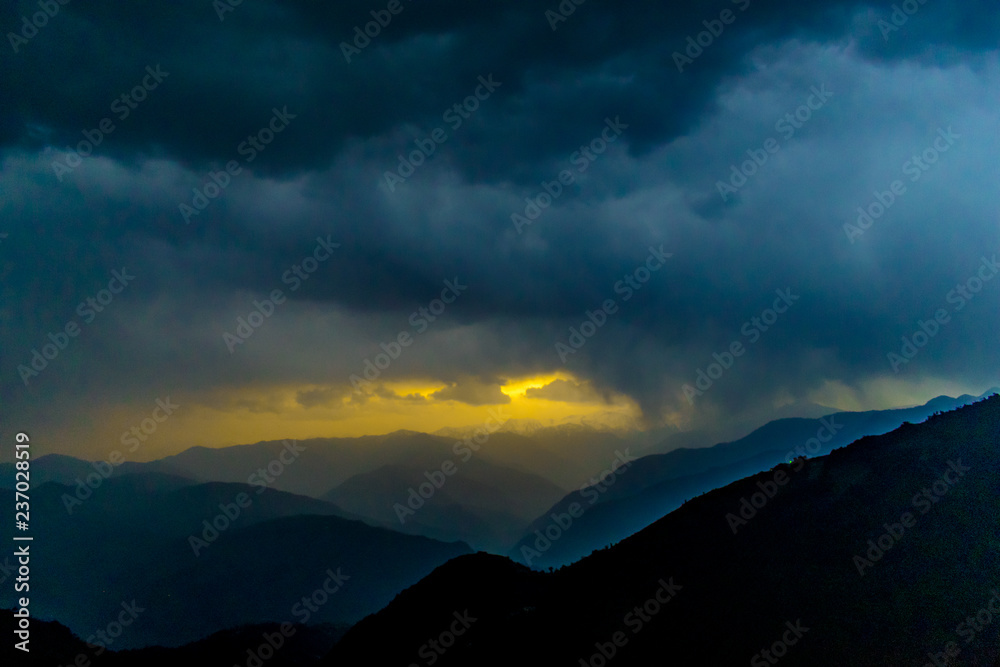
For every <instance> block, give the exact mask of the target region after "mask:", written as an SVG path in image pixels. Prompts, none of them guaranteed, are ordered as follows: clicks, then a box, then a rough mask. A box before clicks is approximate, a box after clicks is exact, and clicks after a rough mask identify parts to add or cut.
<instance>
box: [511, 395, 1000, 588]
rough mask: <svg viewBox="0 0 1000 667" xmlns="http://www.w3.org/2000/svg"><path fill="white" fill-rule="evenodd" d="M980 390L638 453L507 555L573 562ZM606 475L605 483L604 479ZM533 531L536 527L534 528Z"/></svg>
mask: <svg viewBox="0 0 1000 667" xmlns="http://www.w3.org/2000/svg"><path fill="white" fill-rule="evenodd" d="M996 393H1000V391H998V390H997V389H991V390H989V391H987V392H985V393H984V394H983V395H982V396H978V397H976V396H969V395H967V394H966V395H962V396H959V397H957V398H951V397H948V396H939V397H937V398H935V399H933V400H931V401H928V402H927V403H926V404H925V405H921V406H916V407H913V408H906V409H899V410H874V411H868V412H840V413H834V414H830V415H828V416H826V417H822V418H820V419H815V420H807V419H778V420H775V421H772V422H769V423H767V424H765V425H764V426H762V427H760V428H759V429H756V430H755V431H753V432H752V433H750V434H748V435H746V436H745V437H743V438H740V439H739V440H735V441H733V442H727V443H720V444H717V445H715V446H713V447H706V448H699V449H687V448H682V449H675V450H672V451H670V452H668V453H666V454H659V455H651V456H646V457H643V458H640V459H638V460H637V461H634V462H632V463H630V464H629V465H628V467H627V468H622V469H621V470H619V471H617V474H614V475H612V474H610V472H611V471H610V469H608V470H607V473H608V474H606V475H603V476H600V475H599V476H598V477H597V478H595V482H596V483H594V484H591V485H589V486H588V487H585V488H582V489H580V490H577V491H574V492H572V493H570V494H568V495H567V496H566V497H564V498H563V499H561V500H560V501H559V502H558V503H556V504H555V505H554V506H553V507H551V508H550V509H549V510H547V511H546V512H544V513H542V514H541V515H540V516H538V517H537V518H536V520H535V521H534V522H533V523H532V525H531V526H530V527H529V529H528V530H527V531H526V532H525V534H524V535H523V536H522V538H521V539H520V540H519V541H518V544H517V545H516V546H515V547H514V548H513V549H512V550H511V551H510V555H511V557H512V558H515V559H516V560H518V561H519V562H521V563H524V564H527V565H531V566H532V567H536V568H545V567H549V566H553V565H555V566H559V565H566V564H569V563H572V562H574V561H576V560H579V559H580V558H582V557H584V556H586V555H588V554H590V553H591V552H592V551H594V550H595V549H600V548H602V547H605V546H607V545H608V544H612V543H614V542H617V541H619V540H622V539H624V538H626V537H628V536H629V535H631V534H633V533H635V532H636V531H638V530H640V529H642V528H644V527H645V526H648V525H649V524H650V523H652V522H654V521H656V520H657V519H659V518H660V517H661V516H663V515H664V514H666V513H667V512H670V511H672V510H674V509H676V508H677V507H680V506H681V504H682V503H683V502H685V501H686V500H688V499H691V498H694V497H695V496H698V495H701V494H703V493H705V492H707V491H711V490H712V489H716V488H719V487H721V486H724V485H726V484H728V483H730V482H733V481H736V480H737V479H741V478H743V477H746V476H748V475H753V474H755V473H757V472H760V471H761V470H766V469H768V468H771V467H772V466H774V465H776V464H778V463H782V462H788V461H789V460H790V459H793V458H796V457H799V456H808V457H812V456H818V455H822V454H826V453H829V452H831V451H832V450H834V449H836V448H838V447H843V446H844V445H846V444H848V443H850V442H853V441H855V440H857V439H859V438H861V437H863V436H868V435H881V434H883V433H886V432H888V431H890V430H893V429H895V428H897V427H898V426H899V425H901V424H903V423H904V422H917V421H922V420H923V419H925V418H927V417H928V416H930V415H932V414H934V413H935V412H939V411H942V410H950V409H953V408H955V407H957V406H961V405H967V404H969V403H972V402H974V401H976V400H979V399H982V398H985V397H986V396H990V395H993V394H996ZM601 480H604V482H606V483H602V481H601ZM571 505H575V506H576V508H577V512H576V513H579V516H578V517H573V525H574V528H573V530H572V531H571V534H570V535H569V536H568V537H567V539H561V540H559V541H557V542H556V543H554V544H552V545H551V546H550V547H549V548H547V549H539V548H538V546H537V545H538V544H543V545H544V544H545V539H544V538H542V536H541V534H542V533H544V531H546V530H550V531H552V530H555V528H558V525H557V526H555V527H553V522H554V521H555V519H554V518H553V516H554V515H555V516H564V515H566V514H567V513H568V512H569V509H570V506H571ZM536 531H537V532H536Z"/></svg>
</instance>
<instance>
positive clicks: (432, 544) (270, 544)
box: [0, 473, 470, 649]
mask: <svg viewBox="0 0 1000 667" xmlns="http://www.w3.org/2000/svg"><path fill="white" fill-rule="evenodd" d="M74 492H75V489H74V488H73V487H70V486H63V485H60V484H56V483H49V484H45V485H43V486H41V487H39V488H38V489H35V490H33V491H32V495H31V498H32V508H31V509H32V513H33V515H35V516H38V517H44V520H42V521H35V522H33V525H32V533H33V536H34V538H35V539H34V541H33V542H32V543H31V544H32V547H31V548H32V560H31V566H32V572H37V573H44V576H41V574H39V576H37V578H33V579H32V582H31V593H32V595H31V600H32V607H31V609H32V613H33V614H35V615H36V616H38V617H41V618H48V619H57V620H59V621H60V622H61V623H64V624H66V625H67V626H68V627H70V628H71V629H73V631H74V632H77V633H79V634H80V635H81V636H84V637H85V638H86V637H88V636H90V635H91V634H92V633H93V632H94V631H95V629H97V628H102V627H106V626H107V624H108V623H109V621H112V620H114V619H115V618H116V616H117V614H118V613H120V612H121V611H122V604H125V605H131V604H132V602H133V601H135V604H136V605H138V606H139V607H142V608H143V609H144V610H145V611H143V612H142V613H141V615H140V616H139V618H137V619H136V622H135V623H134V624H132V625H131V627H130V628H129V629H128V632H125V633H123V634H122V636H121V638H120V639H118V640H117V641H116V643H115V646H114V647H113V648H116V649H117V648H130V647H141V646H147V645H154V644H159V645H164V646H177V645H179V644H182V643H185V642H190V641H193V640H196V639H199V638H201V637H204V636H206V635H208V634H210V633H212V632H215V631H217V630H221V629H224V628H228V627H234V626H238V625H245V624H251V623H265V622H283V621H290V622H296V621H300V622H306V621H310V622H330V623H338V624H349V623H353V622H354V621H356V620H357V619H359V618H361V617H363V616H364V615H365V614H368V613H371V612H373V611H375V610H377V609H379V608H381V607H382V606H384V605H385V604H386V603H387V602H388V601H389V600H391V599H392V597H393V596H394V595H395V594H396V593H398V592H399V591H400V590H402V589H403V588H405V587H406V586H409V585H410V584H412V583H414V582H416V581H418V580H419V579H420V578H421V577H422V576H424V575H426V574H427V573H428V572H430V571H431V570H432V569H433V568H434V567H436V566H437V565H440V564H441V563H443V562H445V561H447V560H448V559H450V558H452V557H454V556H457V555H460V554H463V553H469V552H470V549H469V548H468V546H467V545H464V544H461V543H454V544H444V543H441V542H438V541H435V540H431V539H428V538H423V537H415V536H409V535H403V534H401V533H397V532H393V531H389V530H385V529H383V528H375V527H372V526H369V525H367V524H365V523H362V522H360V521H352V520H347V519H344V518H341V517H339V516H336V515H337V514H339V513H340V512H341V510H340V509H339V508H337V507H336V506H334V505H332V504H330V503H327V502H324V501H320V500H317V499H314V498H307V497H304V496H295V495H292V494H288V493H284V492H281V491H274V490H272V489H264V488H262V487H256V486H249V485H245V484H226V483H211V484H194V483H192V482H191V481H190V480H185V479H183V478H177V477H172V476H167V475H161V474H158V473H144V474H139V475H125V476H122V477H112V478H110V479H108V480H105V481H104V482H103V484H102V485H101V486H100V487H99V488H98V489H97V490H96V491H94V492H93V496H92V497H90V498H87V499H85V500H83V501H82V502H80V503H79V504H77V503H69V501H68V499H70V498H73V494H74ZM258 492H259V493H258ZM67 507H69V508H70V509H71V510H72V514H70V513H69V512H68V510H67ZM331 572H332V573H333V575H331V574H330V573H331ZM340 574H343V575H346V577H348V579H346V580H345V583H344V585H343V586H340V587H339V590H338V591H337V593H336V594H331V595H329V601H326V602H324V604H322V605H320V606H319V608H318V609H317V610H314V611H312V612H309V613H305V612H303V609H302V607H301V605H299V607H298V608H296V603H297V601H299V600H301V598H302V597H303V596H310V595H312V594H313V592H314V591H316V590H317V589H321V587H322V586H323V584H324V582H325V581H326V580H328V579H330V578H331V576H334V578H336V576H337V575H340ZM322 597H326V594H325V593H324V594H323V595H322ZM14 600H15V593H14V589H13V587H12V586H3V587H0V607H13V606H14Z"/></svg>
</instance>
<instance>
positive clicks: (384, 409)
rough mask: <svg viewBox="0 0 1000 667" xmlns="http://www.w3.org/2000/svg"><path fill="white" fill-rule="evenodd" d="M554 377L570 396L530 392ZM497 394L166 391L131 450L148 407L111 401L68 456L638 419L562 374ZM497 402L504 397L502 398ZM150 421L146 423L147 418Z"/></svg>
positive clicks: (400, 387) (422, 386)
mask: <svg viewBox="0 0 1000 667" xmlns="http://www.w3.org/2000/svg"><path fill="white" fill-rule="evenodd" d="M555 380H563V381H564V382H565V383H570V385H571V386H572V387H573V389H574V391H575V392H576V395H575V396H574V400H552V399H549V398H540V397H530V396H528V395H527V394H526V392H527V391H528V390H529V389H533V388H534V389H540V388H542V387H545V386H546V385H549V384H550V383H552V382H553V381H555ZM501 381H502V382H503V383H504V384H502V385H500V387H499V392H502V393H499V392H496V386H495V385H494V386H492V391H493V392H494V393H493V394H492V395H493V396H495V397H496V400H497V402H495V403H484V404H481V405H473V404H470V403H467V402H462V401H459V400H450V399H442V398H441V397H440V396H437V397H435V396H434V394H435V392H439V391H441V390H443V389H446V388H448V387H449V385H447V384H446V383H443V382H440V381H433V380H427V381H420V380H406V381H400V382H386V383H381V384H377V385H375V386H374V391H372V392H371V393H368V394H365V395H359V394H352V393H351V390H350V387H346V386H342V387H324V386H304V387H301V386H287V387H262V388H241V389H234V390H231V391H229V392H223V393H221V394H220V393H214V394H211V395H203V396H197V395H191V396H180V395H177V396H172V397H171V399H172V400H173V401H174V402H175V403H177V404H179V405H180V407H179V408H177V410H176V411H175V413H174V414H173V415H172V416H170V417H169V418H168V419H167V420H166V421H165V422H163V423H160V424H157V427H156V431H155V432H154V433H152V434H150V435H148V436H146V439H145V441H143V442H142V444H141V445H140V446H139V447H137V448H136V449H135V450H134V451H131V452H130V451H128V448H127V447H126V446H124V445H123V444H122V443H121V436H122V434H123V432H125V431H127V430H129V429H130V428H131V427H132V426H136V425H138V424H140V422H142V420H143V419H144V418H146V417H148V416H149V412H150V411H151V410H152V409H153V408H154V407H155V406H154V405H153V404H150V405H149V406H148V410H145V411H143V409H141V408H139V409H137V408H135V407H134V406H128V407H122V406H116V407H114V408H111V409H109V410H108V412H107V415H108V416H107V418H105V419H101V420H95V421H94V423H93V424H92V425H91V426H92V429H88V431H89V432H87V433H86V435H85V434H84V432H82V431H80V430H78V431H77V432H76V433H74V434H73V436H72V437H73V439H74V441H75V442H77V443H81V441H86V442H88V443H89V444H90V448H89V451H86V452H83V451H80V449H78V448H77V449H74V455H76V456H84V457H89V458H103V459H107V458H108V456H109V454H110V452H111V451H114V450H118V451H120V452H121V453H122V455H123V456H124V457H125V459H126V460H130V461H148V460H153V459H157V458H162V457H163V456H168V455H170V454H175V453H177V452H179V451H182V450H184V449H187V448H188V447H192V446H196V445H200V446H204V447H225V446H231V445H237V444H248V443H254V442H259V441H261V440H281V439H284V438H294V439H299V440H302V439H306V438H316V437H356V436H361V435H373V434H381V433H390V432H392V431H396V430H400V429H408V430H412V431H423V432H428V433H430V432H433V431H436V430H438V429H441V428H444V427H462V426H476V425H479V424H482V423H483V422H485V420H486V419H487V418H488V417H489V416H490V411H493V412H497V411H499V414H500V415H501V417H506V418H510V419H533V420H538V421H539V422H541V423H542V424H544V425H550V424H559V423H563V422H566V421H578V420H579V419H581V418H584V417H589V418H592V419H595V418H600V416H602V415H605V414H607V413H613V414H615V415H624V416H627V417H632V418H637V417H638V416H639V410H638V407H637V406H636V405H635V403H634V402H633V401H631V400H630V399H628V398H627V397H625V396H616V397H613V398H612V400H611V402H610V403H608V402H605V401H604V400H603V399H602V398H601V397H600V396H599V395H598V394H597V393H596V392H593V390H592V389H591V388H590V386H589V384H587V383H580V382H578V381H577V380H576V379H575V378H574V377H573V376H572V375H571V374H569V373H565V372H560V373H551V374H547V375H542V376H532V377H513V378H502V379H501ZM500 400H508V401H509V402H507V403H500V402H499V401H500ZM147 423H148V422H147Z"/></svg>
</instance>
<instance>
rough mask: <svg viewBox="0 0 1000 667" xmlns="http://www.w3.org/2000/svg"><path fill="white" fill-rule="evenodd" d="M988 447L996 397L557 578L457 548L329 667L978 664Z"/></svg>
mask: <svg viewBox="0 0 1000 667" xmlns="http://www.w3.org/2000/svg"><path fill="white" fill-rule="evenodd" d="M998 457H1000V396H993V397H991V398H988V399H985V400H981V401H979V402H977V403H975V404H972V405H968V406H965V407H962V408H959V409H957V410H954V411H952V412H948V413H945V414H941V415H935V416H932V417H931V418H929V419H928V420H927V421H926V422H924V423H921V424H917V425H913V424H904V425H902V426H900V427H899V428H897V429H895V430H894V431H892V432H890V433H888V434H885V435H881V436H869V437H865V438H862V439H860V440H858V441H857V442H854V443H853V444H851V445H849V446H847V447H846V448H838V449H836V450H835V451H833V452H831V453H829V454H826V455H822V456H818V457H815V458H809V459H799V460H797V461H795V462H794V463H793V464H791V465H789V464H781V465H779V466H778V467H777V468H776V469H775V470H772V471H768V472H764V473H760V474H758V475H754V476H752V477H749V478H746V479H743V480H740V481H738V482H734V483H733V484H730V485H728V486H726V487H724V488H721V489H718V490H716V491H711V492H709V493H707V494H705V495H702V496H699V497H697V498H695V499H693V500H691V501H690V502H688V503H687V504H685V505H684V506H683V507H681V508H679V509H677V510H675V511H674V512H672V513H670V514H668V515H667V516H665V517H663V518H662V519H660V520H658V521H657V522H655V523H654V524H652V525H651V526H649V527H647V528H646V529H644V530H642V531H640V532H638V533H637V534H635V535H633V536H631V537H629V538H628V539H625V540H623V541H622V542H620V543H619V544H617V545H615V546H613V547H610V548H608V549H605V550H602V551H599V552H597V553H595V554H593V555H592V556H590V557H588V558H585V559H583V560H582V561H580V562H578V563H575V564H573V565H570V566H568V567H565V568H562V569H560V570H559V571H557V572H553V573H541V572H534V571H531V570H529V569H528V568H525V567H524V566H523V565H518V564H516V563H514V562H512V561H510V560H508V559H505V558H502V557H498V556H488V555H485V554H480V555H474V556H466V557H463V558H460V559H456V560H454V561H452V562H449V563H448V564H446V565H444V566H442V567H441V568H438V570H436V571H435V572H434V573H433V574H431V575H430V576H429V577H427V578H426V579H425V580H423V581H422V582H421V583H420V584H418V585H417V586H414V587H412V588H411V589H409V590H407V591H406V592H405V593H404V594H402V595H400V596H399V597H398V598H397V599H396V600H395V601H393V602H392V603H391V604H390V605H389V606H388V607H387V608H386V609H384V610H383V611H380V612H378V613H377V614H375V615H373V616H371V617H369V618H367V619H365V620H363V621H362V622H360V623H358V624H357V625H355V626H354V627H353V628H352V629H351V630H349V631H348V633H347V635H346V636H345V637H344V639H343V640H342V641H341V642H339V643H338V644H337V646H336V647H335V648H334V649H333V651H332V652H331V653H330V655H329V656H327V658H326V659H325V662H324V663H323V664H328V665H361V664H371V663H372V662H376V663H380V664H406V661H407V660H410V661H411V662H413V661H416V660H417V659H418V658H416V657H414V656H418V655H425V656H426V655H433V656H434V657H435V662H436V664H440V665H467V664H476V665H503V664H510V663H511V662H512V661H516V660H522V661H524V660H526V659H527V660H530V662H531V663H532V664H546V665H567V666H569V665H578V664H580V662H581V661H582V662H583V664H588V663H590V664H601V661H602V660H603V661H607V662H610V660H611V658H612V657H613V658H614V664H622V665H649V664H657V663H658V662H661V661H663V660H664V659H668V660H673V661H683V662H684V663H685V664H693V665H720V664H745V663H746V662H748V661H749V662H751V664H754V663H760V664H768V663H771V664H773V662H774V660H775V658H780V659H781V664H789V665H843V664H851V665H881V664H924V663H925V662H926V663H929V664H946V663H945V661H946V660H948V659H950V658H949V656H948V654H949V653H952V654H954V655H956V656H958V657H959V659H960V661H961V664H985V665H992V664H995V663H996V661H997V660H998V658H1000V625H997V623H996V620H995V618H996V616H995V614H992V613H991V612H990V611H989V609H990V605H993V608H994V609H995V608H996V605H998V604H1000V592H998V584H1000V551H998V545H1000V494H998V493H997V489H998V488H1000V476H998V475H1000V473H998V470H1000V468H998V467H997V465H996V462H997V460H998ZM758 497H759V498H758ZM760 499H763V500H762V501H761V500H760ZM744 501H746V502H745V503H744ZM747 507H749V509H747ZM569 530H572V528H570V529H569ZM901 582H908V583H907V585H901ZM418 610H419V611H418ZM982 610H985V611H982ZM456 613H457V614H458V615H461V616H462V617H463V618H474V619H475V621H474V622H472V623H471V624H469V626H468V627H467V628H465V627H462V626H461V625H458V626H454V625H449V622H450V620H452V619H453V618H455V616H454V614H456ZM977 617H978V619H979V620H977ZM415 619H420V620H419V621H416V620H415ZM991 619H992V620H991ZM455 630H461V633H458V632H455ZM448 632H452V634H453V636H451V637H450V638H449V641H450V642H451V644H450V645H449V647H448V648H447V649H446V650H444V649H441V648H440V647H441V644H440V643H438V644H429V643H428V640H432V639H433V638H436V637H439V636H441V637H444V636H445V633H448ZM389 638H392V639H391V641H390V640H389ZM421 652H423V653H421ZM765 652H767V653H765ZM526 655H529V656H530V657H529V658H526V657H525V656H526ZM934 660H937V661H938V662H933V661H934Z"/></svg>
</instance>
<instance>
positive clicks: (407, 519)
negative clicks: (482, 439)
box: [324, 452, 565, 553]
mask: <svg viewBox="0 0 1000 667" xmlns="http://www.w3.org/2000/svg"><path fill="white" fill-rule="evenodd" d="M449 453H450V452H449ZM455 458H456V457H454V456H452V457H447V456H445V457H442V458H438V459H429V460H428V461H429V462H427V463H426V465H425V466H421V467H418V466H414V465H405V466H404V465H388V466H383V467H381V468H379V469H378V470H375V471H372V472H369V473H362V474H360V475H355V476H354V477H352V478H351V479H349V480H347V481H346V482H344V483H343V484H341V485H340V486H338V487H336V488H335V489H332V490H331V491H330V492H329V493H327V494H326V495H325V496H324V499H326V500H329V501H331V502H333V503H335V504H337V505H338V506H340V507H343V508H345V509H347V510H348V511H350V512H353V513H354V514H356V515H359V516H361V517H364V518H366V519H370V520H372V521H375V522H377V523H378V524H380V525H384V526H386V527H387V528H391V529H393V530H399V531H401V532H404V533H409V534H417V535H426V536H428V537H433V538H435V539H440V540H445V541H454V540H461V541H464V542H467V543H469V544H471V545H472V546H473V547H476V548H480V549H487V550H490V551H494V552H499V553H502V552H503V551H505V550H506V549H508V548H510V545H511V544H513V543H514V541H515V540H516V539H517V538H518V537H519V536H520V535H521V534H522V533H523V532H524V529H525V527H526V526H527V525H528V523H529V522H530V521H531V520H532V519H533V518H534V517H535V516H537V515H538V514H539V512H541V511H543V510H544V509H545V508H546V507H550V506H551V505H552V503H554V502H555V501H557V500H558V499H559V498H560V497H561V496H562V495H563V494H564V493H565V491H564V490H563V489H561V488H559V487H558V486H556V485H555V484H553V483H551V482H549V481H548V480H545V479H542V478H541V477H538V476H536V475H531V474H528V473H523V472H519V471H516V470H511V469H509V468H504V467H502V466H498V465H494V464H492V463H488V462H486V461H484V460H482V459H478V458H470V459H469V460H468V461H466V462H464V463H463V462H462V461H461V459H460V458H459V459H457V460H455ZM445 460H448V461H452V462H453V463H454V465H451V466H445V467H444V470H442V462H443V461H445ZM449 473H450V474H449Z"/></svg>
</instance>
